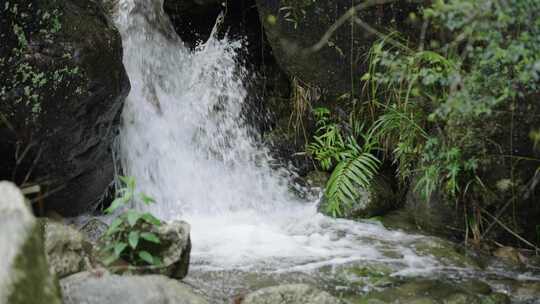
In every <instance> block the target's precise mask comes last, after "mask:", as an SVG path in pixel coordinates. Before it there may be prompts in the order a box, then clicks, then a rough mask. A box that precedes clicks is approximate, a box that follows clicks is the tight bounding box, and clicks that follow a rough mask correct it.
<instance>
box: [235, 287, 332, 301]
mask: <svg viewBox="0 0 540 304" xmlns="http://www.w3.org/2000/svg"><path fill="white" fill-rule="evenodd" d="M241 303H242V304H339V303H341V301H340V300H339V299H337V298H335V297H333V296H332V295H330V294H329V293H327V292H325V291H321V290H319V289H317V288H315V287H312V286H310V285H306V284H290V285H280V286H274V287H267V288H263V289H260V290H257V291H255V292H253V293H250V294H248V295H247V296H246V297H245V299H244V300H243V302H241Z"/></svg>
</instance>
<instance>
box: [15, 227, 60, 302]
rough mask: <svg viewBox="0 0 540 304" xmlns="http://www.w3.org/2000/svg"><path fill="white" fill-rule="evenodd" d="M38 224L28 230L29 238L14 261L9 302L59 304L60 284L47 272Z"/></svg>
mask: <svg viewBox="0 0 540 304" xmlns="http://www.w3.org/2000/svg"><path fill="white" fill-rule="evenodd" d="M41 235H42V232H41V228H40V225H37V224H35V225H34V227H33V228H32V230H31V231H29V238H28V239H27V240H26V242H25V244H24V245H23V247H22V249H21V251H20V252H21V254H19V255H18V256H17V257H16V259H15V263H14V269H15V271H16V281H15V282H14V284H13V285H12V287H11V288H12V289H11V292H10V295H9V298H8V303H10V304H27V303H37V302H36V301H38V300H39V303H47V304H60V303H62V302H61V300H60V298H61V297H60V286H59V285H58V281H57V280H56V278H55V277H54V276H52V275H51V274H50V273H49V267H48V265H47V260H46V258H45V252H44V248H43V246H44V245H43V239H42V238H41Z"/></svg>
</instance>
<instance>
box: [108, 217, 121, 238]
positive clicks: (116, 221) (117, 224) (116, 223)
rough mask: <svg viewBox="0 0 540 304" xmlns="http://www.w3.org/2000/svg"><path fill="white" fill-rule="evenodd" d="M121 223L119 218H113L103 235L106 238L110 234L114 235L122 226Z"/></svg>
mask: <svg viewBox="0 0 540 304" xmlns="http://www.w3.org/2000/svg"><path fill="white" fill-rule="evenodd" d="M122 223H123V221H122V219H121V218H119V217H117V218H115V219H114V220H113V221H112V223H111V225H110V226H109V228H108V229H107V232H106V233H105V235H106V236H110V235H111V234H113V233H115V232H116V231H117V230H118V227H120V225H122Z"/></svg>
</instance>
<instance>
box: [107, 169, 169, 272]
mask: <svg viewBox="0 0 540 304" xmlns="http://www.w3.org/2000/svg"><path fill="white" fill-rule="evenodd" d="M119 178H120V181H121V182H122V184H123V187H122V188H120V189H119V191H118V194H119V196H118V197H117V198H116V199H115V200H114V201H113V202H112V204H111V206H110V207H109V208H107V209H106V210H105V212H106V213H107V214H114V213H116V212H117V211H118V210H119V209H120V208H122V207H125V206H126V205H127V204H129V203H130V202H131V201H132V200H133V199H135V198H136V197H138V198H139V199H140V200H141V201H142V202H143V203H144V204H146V205H150V204H152V203H154V202H155V201H154V199H152V198H151V197H149V196H147V195H146V194H144V193H142V192H141V193H138V194H137V193H136V192H135V179H134V178H133V177H123V176H121V177H119ZM159 226H161V221H160V220H159V219H157V218H156V217H155V216H153V215H152V214H151V213H148V212H144V213H143V212H138V211H135V210H132V209H129V210H127V211H125V212H122V213H121V214H120V215H118V216H117V217H116V218H115V219H114V220H113V221H112V223H111V225H110V226H109V228H108V230H107V231H106V232H105V234H104V236H103V237H102V241H103V243H104V244H105V245H104V247H103V248H102V250H101V252H102V255H103V257H104V260H103V262H104V264H105V265H107V266H108V265H111V264H113V263H115V262H117V261H119V260H123V261H125V262H127V263H128V264H130V265H132V266H148V265H150V266H159V265H160V264H161V259H160V258H159V256H158V254H159V252H158V251H159V250H158V247H159V244H160V243H161V240H160V239H159V237H158V235H156V234H155V233H154V232H152V231H154V230H155V228H157V227H159Z"/></svg>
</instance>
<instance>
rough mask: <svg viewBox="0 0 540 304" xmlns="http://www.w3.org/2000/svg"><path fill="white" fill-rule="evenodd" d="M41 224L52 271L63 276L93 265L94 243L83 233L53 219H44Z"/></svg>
mask: <svg viewBox="0 0 540 304" xmlns="http://www.w3.org/2000/svg"><path fill="white" fill-rule="evenodd" d="M41 225H42V226H43V227H42V229H43V237H44V240H45V254H46V255H47V261H48V263H49V268H50V270H51V273H54V274H56V276H57V277H58V278H63V277H66V276H68V275H70V274H74V273H77V272H81V271H84V270H88V269H90V268H91V267H92V266H91V265H92V264H93V258H92V245H91V244H90V242H89V241H88V240H86V238H85V237H84V235H83V234H81V233H80V232H79V231H77V230H76V229H74V228H72V227H70V226H67V225H64V224H62V223H59V222H54V221H51V220H42V221H41Z"/></svg>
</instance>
